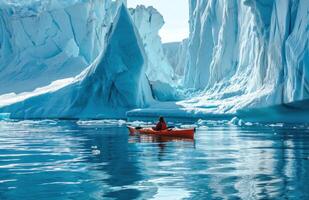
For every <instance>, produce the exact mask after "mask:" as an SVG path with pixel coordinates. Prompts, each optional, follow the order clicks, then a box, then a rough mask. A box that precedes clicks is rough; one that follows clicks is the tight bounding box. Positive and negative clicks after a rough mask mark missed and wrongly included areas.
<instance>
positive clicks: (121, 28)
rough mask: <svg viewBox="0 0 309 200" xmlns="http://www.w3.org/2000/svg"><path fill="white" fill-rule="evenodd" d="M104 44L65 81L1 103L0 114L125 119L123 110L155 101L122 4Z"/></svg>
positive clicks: (142, 54)
mask: <svg viewBox="0 0 309 200" xmlns="http://www.w3.org/2000/svg"><path fill="white" fill-rule="evenodd" d="M104 44H105V48H104V50H103V51H102V52H101V53H100V54H99V56H98V57H97V58H96V59H95V60H94V62H93V63H92V64H91V65H90V66H89V67H88V68H86V69H85V70H84V71H83V72H81V73H80V74H79V75H78V76H76V77H75V78H74V79H73V80H69V81H63V84H62V85H61V84H60V86H59V85H58V86H57V87H58V88H57V89H56V90H55V89H54V88H53V87H50V89H49V90H46V91H45V92H43V93H41V94H37V93H36V94H34V95H33V96H31V95H29V94H28V96H27V98H25V99H22V98H16V99H17V101H16V102H10V103H9V105H4V106H2V108H0V113H11V116H10V117H11V118H18V119H24V118H27V119H35V118H69V119H72V118H80V119H86V118H91V119H95V118H123V117H125V113H126V111H128V110H130V109H133V108H142V107H145V106H147V105H148V104H149V103H151V101H153V99H152V94H151V90H150V86H149V83H148V80H147V78H146V75H145V70H146V69H147V57H146V54H145V52H144V49H143V44H142V41H141V39H140V37H139V34H138V31H137V30H136V27H135V26H134V24H133V21H132V19H131V17H130V15H129V13H128V10H127V8H126V7H125V6H124V5H121V6H120V7H119V9H118V14H117V15H116V17H115V19H114V21H113V23H112V25H111V26H110V28H109V30H108V32H107V37H106V41H105V42H104ZM43 91H44V90H43ZM20 99H22V100H20ZM0 101H1V100H0Z"/></svg>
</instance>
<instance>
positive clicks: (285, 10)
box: [0, 0, 309, 122]
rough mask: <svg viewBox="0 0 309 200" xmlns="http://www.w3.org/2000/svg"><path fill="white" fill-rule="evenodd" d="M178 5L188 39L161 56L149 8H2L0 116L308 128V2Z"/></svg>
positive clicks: (85, 4)
mask: <svg viewBox="0 0 309 200" xmlns="http://www.w3.org/2000/svg"><path fill="white" fill-rule="evenodd" d="M29 2H30V3H29ZM188 2H189V15H190V20H189V24H190V27H189V28H190V35H189V37H188V38H187V39H185V40H184V41H180V42H178V43H171V44H162V43H161V39H160V37H159V35H158V32H159V30H160V28H161V27H162V26H163V25H164V19H163V17H162V15H161V14H160V13H159V12H158V11H157V10H156V9H155V8H153V7H145V6H138V7H136V8H135V9H130V11H129V12H128V11H127V8H126V1H112V0H106V1H100V0H92V1H83V0H72V1H48V0H44V1H38V0H32V1H17V0H16V1H4V3H3V2H1V3H0V85H1V87H0V113H1V112H3V113H11V116H12V117H13V118H106V117H125V116H127V117H129V118H131V117H132V118H134V117H139V118H144V117H151V116H158V115H164V116H166V117H177V118H181V117H184V118H207V119H221V118H228V119H232V118H233V117H235V116H236V117H238V118H241V119H247V120H249V121H278V122H300V121H309V120H307V118H306V117H305V116H306V115H307V113H309V106H308V99H309V85H308V79H309V75H308V69H309V48H308V37H309V34H308V32H309V23H308V21H309V1H307V0H290V1H282V0H242V1H238V0H189V1H188ZM119 7H121V9H120V10H122V11H121V13H122V14H121V16H126V17H120V19H121V20H116V21H115V20H114V19H117V17H116V18H115V15H116V13H117V10H118V8H119ZM117 16H119V12H118V15H117ZM118 18H119V17H118ZM120 21H123V22H120ZM118 24H125V25H123V26H124V27H127V28H128V27H130V28H129V29H132V30H134V31H131V32H130V34H128V33H123V32H122V33H121V31H120V30H118V29H117V30H118V31H115V30H116V28H115V25H116V26H118ZM110 27H112V28H110ZM119 29H120V28H119ZM116 32H118V33H116ZM121 34H123V36H120V35H121ZM125 37H127V40H128V41H126V39H124V38H125ZM133 41H134V42H133ZM126 46H127V47H126ZM130 46H134V48H129V47H130ZM124 48H125V49H127V50H126V51H125V50H124ZM108 52H110V53H108ZM111 52H113V53H111ZM128 57H131V58H133V57H134V58H135V57H136V59H127V58H128ZM137 58H138V59H137ZM15 93H16V94H15ZM107 96H108V98H107ZM127 111H128V112H127ZM126 112H127V113H126Z"/></svg>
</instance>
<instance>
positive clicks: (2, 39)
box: [0, 0, 119, 94]
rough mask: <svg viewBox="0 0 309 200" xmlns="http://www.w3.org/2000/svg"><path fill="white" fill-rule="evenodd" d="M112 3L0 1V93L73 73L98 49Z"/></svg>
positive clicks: (111, 13) (28, 88)
mask: <svg viewBox="0 0 309 200" xmlns="http://www.w3.org/2000/svg"><path fill="white" fill-rule="evenodd" d="M118 2H119V1H118ZM118 4H119V3H116V2H113V1H112V0H104V1H101V0H92V1H84V0H70V1H50V0H40V1H39V0H2V1H1V2H0V85H1V87H0V94H5V93H9V92H15V93H19V92H24V91H32V90H34V89H36V88H37V87H42V86H45V85H48V84H49V83H51V82H52V81H54V80H57V79H61V78H67V77H71V76H76V75H77V74H79V73H80V72H81V71H82V70H83V69H85V68H86V67H87V66H88V65H89V64H90V63H92V61H93V60H94V59H95V58H96V57H97V56H98V55H99V53H100V52H101V51H102V49H103V47H104V38H105V35H106V31H107V28H108V27H109V25H110V23H111V20H112V18H113V17H114V16H115V12H116V8H117V5H118Z"/></svg>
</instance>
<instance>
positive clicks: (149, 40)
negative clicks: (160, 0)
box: [130, 5, 175, 84]
mask: <svg viewBox="0 0 309 200" xmlns="http://www.w3.org/2000/svg"><path fill="white" fill-rule="evenodd" d="M130 11H131V15H132V18H133V21H134V23H135V25H136V27H137V29H138V31H139V34H140V36H141V38H142V41H143V44H144V48H145V52H146V54H147V57H148V68H147V70H146V73H147V76H148V78H149V80H150V81H152V82H154V81H160V82H164V83H168V84H172V83H173V82H174V81H173V79H175V77H174V70H173V67H172V66H171V65H170V63H169V62H168V60H167V57H166V55H165V54H164V50H163V46H162V43H161V38H160V36H159V30H160V29H161V28H162V26H163V25H164V19H163V17H162V15H161V14H160V13H159V12H158V11H157V10H156V9H154V8H153V7H151V6H150V7H147V8H146V7H145V6H143V5H141V6H137V7H136V8H135V9H131V10H130Z"/></svg>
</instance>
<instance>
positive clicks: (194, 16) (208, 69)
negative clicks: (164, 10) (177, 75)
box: [128, 0, 309, 122]
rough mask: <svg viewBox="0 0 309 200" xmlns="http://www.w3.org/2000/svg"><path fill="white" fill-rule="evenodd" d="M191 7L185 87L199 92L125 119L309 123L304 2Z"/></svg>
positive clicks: (221, 2)
mask: <svg viewBox="0 0 309 200" xmlns="http://www.w3.org/2000/svg"><path fill="white" fill-rule="evenodd" d="M189 8H190V9H189V14H190V21H189V22H190V35H189V38H188V47H187V49H188V50H187V54H186V55H187V56H188V58H187V62H186V66H185V69H184V82H183V84H184V87H186V88H191V89H192V90H196V91H200V92H199V94H198V95H196V96H193V97H189V98H188V99H187V100H183V101H178V102H174V103H172V104H171V105H169V106H168V107H165V104H162V105H158V104H156V105H152V106H150V107H149V108H147V109H144V110H135V111H130V112H129V113H128V116H129V117H130V116H134V117H136V116H138V115H140V116H141V117H143V116H149V115H150V113H156V114H158V115H160V114H164V115H167V116H170V117H180V116H191V117H197V116H199V117H201V118H214V117H216V116H217V117H220V116H221V117H225V118H229V119H232V118H233V117H235V116H236V117H238V118H248V119H249V120H250V119H251V120H257V121H268V120H269V121H287V122H288V121H294V122H295V121H297V120H299V121H304V120H305V121H308V119H306V118H305V119H304V116H305V114H306V113H307V114H308V113H309V109H308V106H307V105H308V101H307V99H308V91H309V85H308V81H309V76H308V69H309V62H308V59H309V56H308V55H309V54H308V52H309V48H308V47H309V46H308V38H309V28H308V26H309V23H308V19H309V1H306V0H295V1H280V0H244V1H237V0H200V1H196V0H190V1H189ZM295 105H297V106H295ZM259 110H260V111H261V112H258V111H259ZM258 113H259V114H258ZM267 113H269V114H267ZM293 117H294V120H292V118H293Z"/></svg>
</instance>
